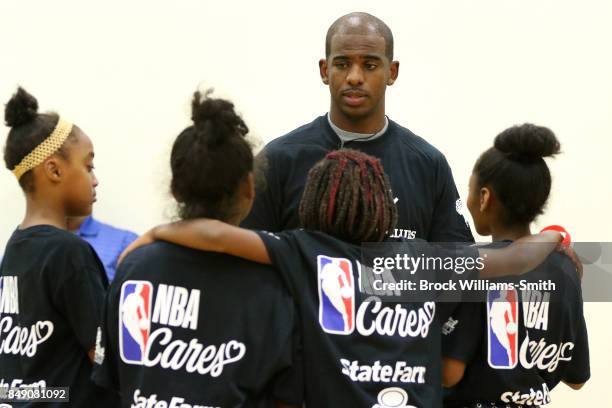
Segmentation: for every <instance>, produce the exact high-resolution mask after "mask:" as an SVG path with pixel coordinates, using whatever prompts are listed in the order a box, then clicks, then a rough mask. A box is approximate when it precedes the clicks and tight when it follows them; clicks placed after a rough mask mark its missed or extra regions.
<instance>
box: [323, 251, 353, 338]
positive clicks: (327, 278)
mask: <svg viewBox="0 0 612 408" xmlns="http://www.w3.org/2000/svg"><path fill="white" fill-rule="evenodd" d="M317 269H318V274H317V276H318V284H319V324H320V325H321V327H322V328H323V330H324V331H325V332H326V333H332V334H351V333H352V332H353V330H354V329H355V281H354V279H353V267H352V264H351V261H349V260H348V259H345V258H332V257H329V256H325V255H319V256H317Z"/></svg>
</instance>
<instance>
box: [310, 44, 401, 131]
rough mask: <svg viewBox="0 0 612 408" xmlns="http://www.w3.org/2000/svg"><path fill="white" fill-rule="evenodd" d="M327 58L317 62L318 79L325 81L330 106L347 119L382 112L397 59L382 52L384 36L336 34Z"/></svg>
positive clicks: (370, 115)
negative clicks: (390, 59)
mask: <svg viewBox="0 0 612 408" xmlns="http://www.w3.org/2000/svg"><path fill="white" fill-rule="evenodd" d="M330 45H331V46H330V55H329V57H328V58H327V60H321V61H320V62H319V68H320V73H321V79H322V80H323V82H324V83H325V84H328V85H329V90H330V93H331V104H332V106H331V110H332V112H333V114H334V115H340V116H342V119H344V120H348V121H351V122H356V121H364V120H367V119H369V118H371V117H374V118H378V117H382V116H384V113H385V103H384V101H385V90H386V88H387V85H391V84H393V82H394V81H395V79H396V78H397V74H398V69H399V63H398V62H397V61H393V62H390V61H389V59H388V58H387V57H386V56H385V40H384V38H383V37H382V36H380V35H378V34H376V33H371V34H365V35H358V34H336V35H334V36H333V37H332V40H331V44H330Z"/></svg>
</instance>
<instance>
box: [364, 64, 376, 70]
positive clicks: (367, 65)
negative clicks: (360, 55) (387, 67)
mask: <svg viewBox="0 0 612 408" xmlns="http://www.w3.org/2000/svg"><path fill="white" fill-rule="evenodd" d="M376 67H378V65H376V64H366V68H367V69H368V70H370V71H371V70H373V69H376Z"/></svg>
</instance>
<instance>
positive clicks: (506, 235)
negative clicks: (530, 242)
mask: <svg viewBox="0 0 612 408" xmlns="http://www.w3.org/2000/svg"><path fill="white" fill-rule="evenodd" d="M526 235H531V230H530V229H529V224H527V225H516V226H511V227H502V226H496V227H494V228H491V236H492V238H493V242H497V241H516V240H517V239H519V238H522V237H524V236H526Z"/></svg>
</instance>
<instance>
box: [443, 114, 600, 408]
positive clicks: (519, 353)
mask: <svg viewBox="0 0 612 408" xmlns="http://www.w3.org/2000/svg"><path fill="white" fill-rule="evenodd" d="M559 150H560V144H559V141H558V140H557V138H556V137H555V135H554V133H553V132H552V131H551V130H550V129H548V128H545V127H540V126H535V125H532V124H524V125H521V126H514V127H511V128H509V129H506V130H505V131H503V132H502V133H501V134H499V135H498V136H497V137H496V138H495V143H494V146H493V147H491V148H490V149H488V150H487V151H485V152H484V153H483V154H482V155H481V156H480V158H479V159H478V160H477V161H476V164H475V165H474V170H473V172H472V176H471V177H470V190H469V196H468V200H467V206H468V209H469V211H470V213H471V215H472V218H473V220H474V225H475V226H476V230H477V231H478V233H479V234H480V235H491V236H492V238H493V243H492V244H490V245H489V247H491V248H503V247H507V246H508V245H510V243H511V242H513V241H516V240H518V239H521V238H522V237H525V236H527V235H529V234H531V232H530V227H529V226H530V224H531V222H533V220H534V219H535V218H536V217H537V216H538V215H540V214H542V212H543V208H544V206H545V204H546V201H547V199H548V195H549V193H550V187H551V176H550V171H549V170H548V166H547V165H546V163H545V161H544V160H543V158H544V157H549V156H554V155H556V154H558V153H559ZM521 279H525V280H527V281H528V282H547V281H550V282H552V283H554V288H553V287H552V286H551V285H548V286H549V288H545V289H546V290H520V289H510V290H489V292H488V293H487V295H486V296H487V298H486V299H485V300H484V302H473V303H463V304H462V305H461V306H460V307H459V308H457V310H456V311H455V312H453V313H452V315H451V317H450V318H449V323H450V324H449V325H448V329H447V330H445V331H444V334H445V335H444V337H443V343H442V344H443V356H444V361H443V379H444V385H445V386H446V387H450V390H449V391H448V393H447V395H446V398H445V403H444V405H445V406H447V407H451V408H455V407H469V408H475V407H479V408H480V407H482V408H487V407H506V406H509V407H514V406H524V405H529V406H540V405H545V404H547V403H549V402H550V401H551V398H550V391H551V390H552V389H553V388H554V387H555V386H556V385H557V384H558V383H559V382H560V381H562V382H564V383H566V384H567V385H568V386H569V387H571V388H573V389H579V388H581V387H582V386H583V385H584V383H585V382H586V381H587V380H588V379H589V376H590V370H589V348H588V339H587V331H586V325H585V321H584V315H583V308H582V290H581V286H580V280H579V277H578V276H577V274H576V271H575V268H574V265H573V264H572V263H571V262H570V261H569V260H568V259H567V258H566V257H563V256H561V255H559V254H556V253H555V254H551V255H550V256H549V257H548V258H547V259H546V261H545V262H544V263H543V264H541V265H540V266H538V267H537V268H536V269H534V270H533V271H531V272H529V273H528V274H526V275H523V276H522V277H521ZM506 282H508V281H506ZM509 282H510V283H514V284H518V283H520V282H517V281H512V280H511V281H509Z"/></svg>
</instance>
